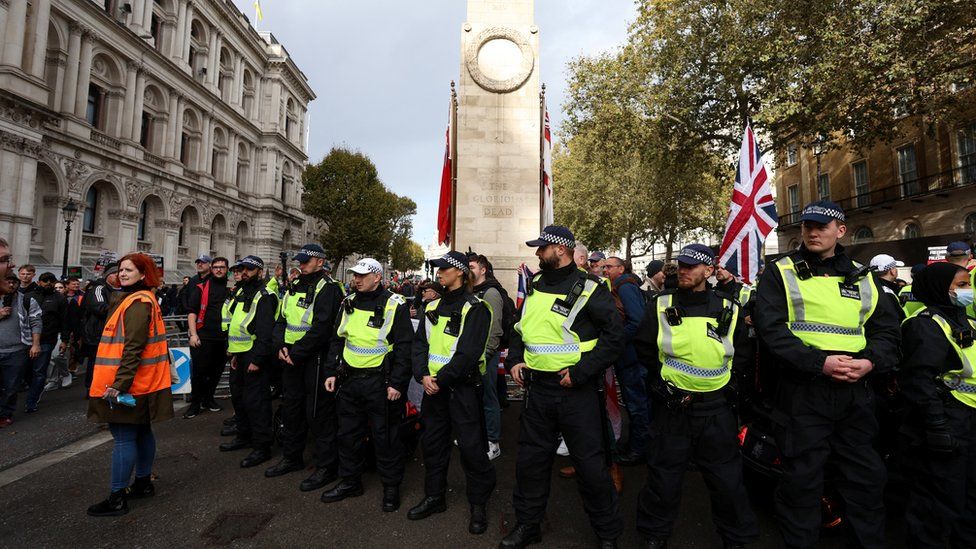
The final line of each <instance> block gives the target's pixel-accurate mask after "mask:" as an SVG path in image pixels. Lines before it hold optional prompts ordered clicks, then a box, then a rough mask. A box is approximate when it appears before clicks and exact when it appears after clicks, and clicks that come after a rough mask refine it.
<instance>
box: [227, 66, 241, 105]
mask: <svg viewBox="0 0 976 549" xmlns="http://www.w3.org/2000/svg"><path fill="white" fill-rule="evenodd" d="M230 90H231V91H230V93H231V96H230V103H231V105H243V104H244V56H242V55H238V56H237V62H236V63H234V83H233V85H231V87H230Z"/></svg>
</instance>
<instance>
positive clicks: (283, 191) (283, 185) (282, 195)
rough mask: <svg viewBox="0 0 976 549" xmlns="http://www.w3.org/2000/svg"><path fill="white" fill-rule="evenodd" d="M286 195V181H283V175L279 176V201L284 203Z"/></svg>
mask: <svg viewBox="0 0 976 549" xmlns="http://www.w3.org/2000/svg"><path fill="white" fill-rule="evenodd" d="M287 196H288V183H287V182H285V176H281V203H282V204H284V203H285V198H286V197H287Z"/></svg>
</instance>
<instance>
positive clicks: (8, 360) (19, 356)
mask: <svg viewBox="0 0 976 549" xmlns="http://www.w3.org/2000/svg"><path fill="white" fill-rule="evenodd" d="M27 350H28V347H27V346H26V345H24V347H23V349H20V350H18V351H8V352H5V353H0V379H2V384H0V417H11V416H13V415H14V409H15V408H17V391H18V390H19V389H20V383H21V372H22V371H23V369H24V363H25V362H27V361H28V360H30V359H29V357H28V355H27Z"/></svg>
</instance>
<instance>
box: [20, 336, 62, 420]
mask: <svg viewBox="0 0 976 549" xmlns="http://www.w3.org/2000/svg"><path fill="white" fill-rule="evenodd" d="M56 345H57V344H56V343H41V354H39V355H37V358H32V359H31V368H30V370H31V377H30V388H29V389H28V390H27V409H28V410H30V409H32V408H37V402H38V401H39V400H41V393H43V392H44V385H45V384H46V383H47V366H48V364H49V363H50V362H51V354H52V353H54V347H55V346H56Z"/></svg>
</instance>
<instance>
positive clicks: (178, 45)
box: [169, 0, 186, 61]
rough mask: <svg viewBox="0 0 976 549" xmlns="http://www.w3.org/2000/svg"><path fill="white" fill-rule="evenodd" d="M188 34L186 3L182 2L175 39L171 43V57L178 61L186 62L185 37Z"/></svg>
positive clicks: (174, 31)
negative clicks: (184, 51)
mask: <svg viewBox="0 0 976 549" xmlns="http://www.w3.org/2000/svg"><path fill="white" fill-rule="evenodd" d="M185 34H186V1H185V0H180V8H179V10H177V16H176V24H174V25H173V39H172V40H171V41H170V48H169V50H170V52H169V56H170V57H175V58H176V59H177V60H178V61H179V60H185V59H186V58H185V57H183V35H185Z"/></svg>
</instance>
